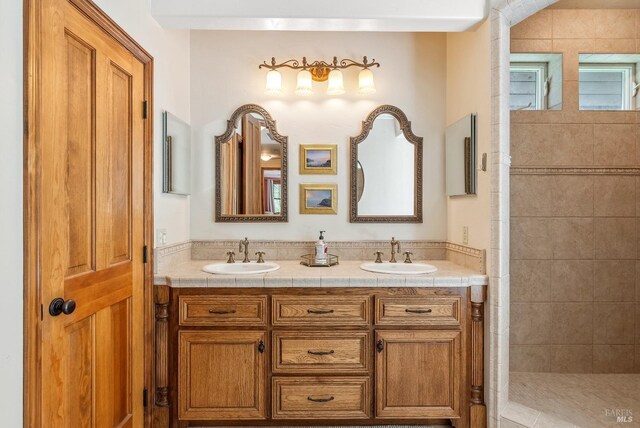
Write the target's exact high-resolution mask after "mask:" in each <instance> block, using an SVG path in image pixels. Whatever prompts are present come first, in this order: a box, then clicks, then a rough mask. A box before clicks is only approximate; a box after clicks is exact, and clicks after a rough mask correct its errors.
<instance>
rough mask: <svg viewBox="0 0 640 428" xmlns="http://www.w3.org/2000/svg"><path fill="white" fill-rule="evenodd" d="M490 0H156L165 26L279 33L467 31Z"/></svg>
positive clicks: (484, 13)
mask: <svg viewBox="0 0 640 428" xmlns="http://www.w3.org/2000/svg"><path fill="white" fill-rule="evenodd" d="M487 13H488V6H487V0H455V1H452V0H393V1H390V0H323V1H317V0H180V1H176V0H151V14H152V15H153V17H154V18H155V19H156V20H157V21H158V22H159V23H160V25H162V26H163V27H165V28H183V29H194V30H276V31H405V32H427V31H438V32H440V31H446V32H448V31H466V30H469V29H471V28H473V27H474V26H475V25H476V24H478V23H480V22H481V21H482V20H484V18H485V17H486V16H487Z"/></svg>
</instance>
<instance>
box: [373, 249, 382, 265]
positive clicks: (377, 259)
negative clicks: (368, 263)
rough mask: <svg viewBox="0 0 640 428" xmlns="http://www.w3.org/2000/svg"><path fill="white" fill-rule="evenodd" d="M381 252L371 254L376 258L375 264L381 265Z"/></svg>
mask: <svg viewBox="0 0 640 428" xmlns="http://www.w3.org/2000/svg"><path fill="white" fill-rule="evenodd" d="M382 254H383V253H382V251H376V252H375V253H373V255H374V256H376V261H375V263H382V258H381V256H382Z"/></svg>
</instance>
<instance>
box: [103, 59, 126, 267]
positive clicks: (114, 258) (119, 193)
mask: <svg viewBox="0 0 640 428" xmlns="http://www.w3.org/2000/svg"><path fill="white" fill-rule="evenodd" d="M107 67H108V70H107V73H108V77H107V85H108V86H107V88H106V91H107V97H108V107H107V108H108V117H107V122H106V124H105V126H106V129H105V130H104V131H105V133H106V137H107V138H106V140H105V143H106V147H105V152H106V160H107V163H106V165H104V168H105V173H106V177H108V178H107V180H106V181H107V183H108V184H107V186H106V187H105V189H104V190H105V191H106V192H105V195H104V196H105V201H106V202H107V205H106V207H105V208H106V212H105V213H104V214H105V220H104V226H105V227H106V228H107V231H106V234H107V236H108V237H109V240H108V241H106V242H109V243H110V244H111V248H110V251H109V253H108V256H107V260H108V263H107V264H108V265H109V266H112V265H114V264H116V263H120V262H123V261H126V260H130V253H131V252H130V247H131V223H130V219H131V212H130V209H131V199H130V198H131V189H130V180H131V155H130V151H131V139H132V130H131V127H130V123H129V117H130V116H131V104H132V100H131V98H132V93H131V86H132V82H131V80H132V79H131V76H130V75H129V74H128V73H126V72H125V71H124V70H122V69H121V68H120V67H118V66H117V65H116V64H115V63H113V62H112V61H109V62H108V64H107Z"/></svg>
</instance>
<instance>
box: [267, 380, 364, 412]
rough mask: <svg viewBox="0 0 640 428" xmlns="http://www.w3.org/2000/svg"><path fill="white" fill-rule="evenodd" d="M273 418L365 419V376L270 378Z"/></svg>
mask: <svg viewBox="0 0 640 428" xmlns="http://www.w3.org/2000/svg"><path fill="white" fill-rule="evenodd" d="M272 382H273V388H272V403H273V419H320V420H327V419H368V418H369V417H370V415H371V407H372V406H371V391H370V388H371V387H370V381H369V378H368V377H348V378H341V377H325V378H313V377H287V378H278V377H274V378H273V381H272Z"/></svg>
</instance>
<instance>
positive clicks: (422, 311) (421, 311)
mask: <svg viewBox="0 0 640 428" xmlns="http://www.w3.org/2000/svg"><path fill="white" fill-rule="evenodd" d="M404 311H405V312H409V313H410V314H430V313H431V309H405V310H404Z"/></svg>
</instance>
